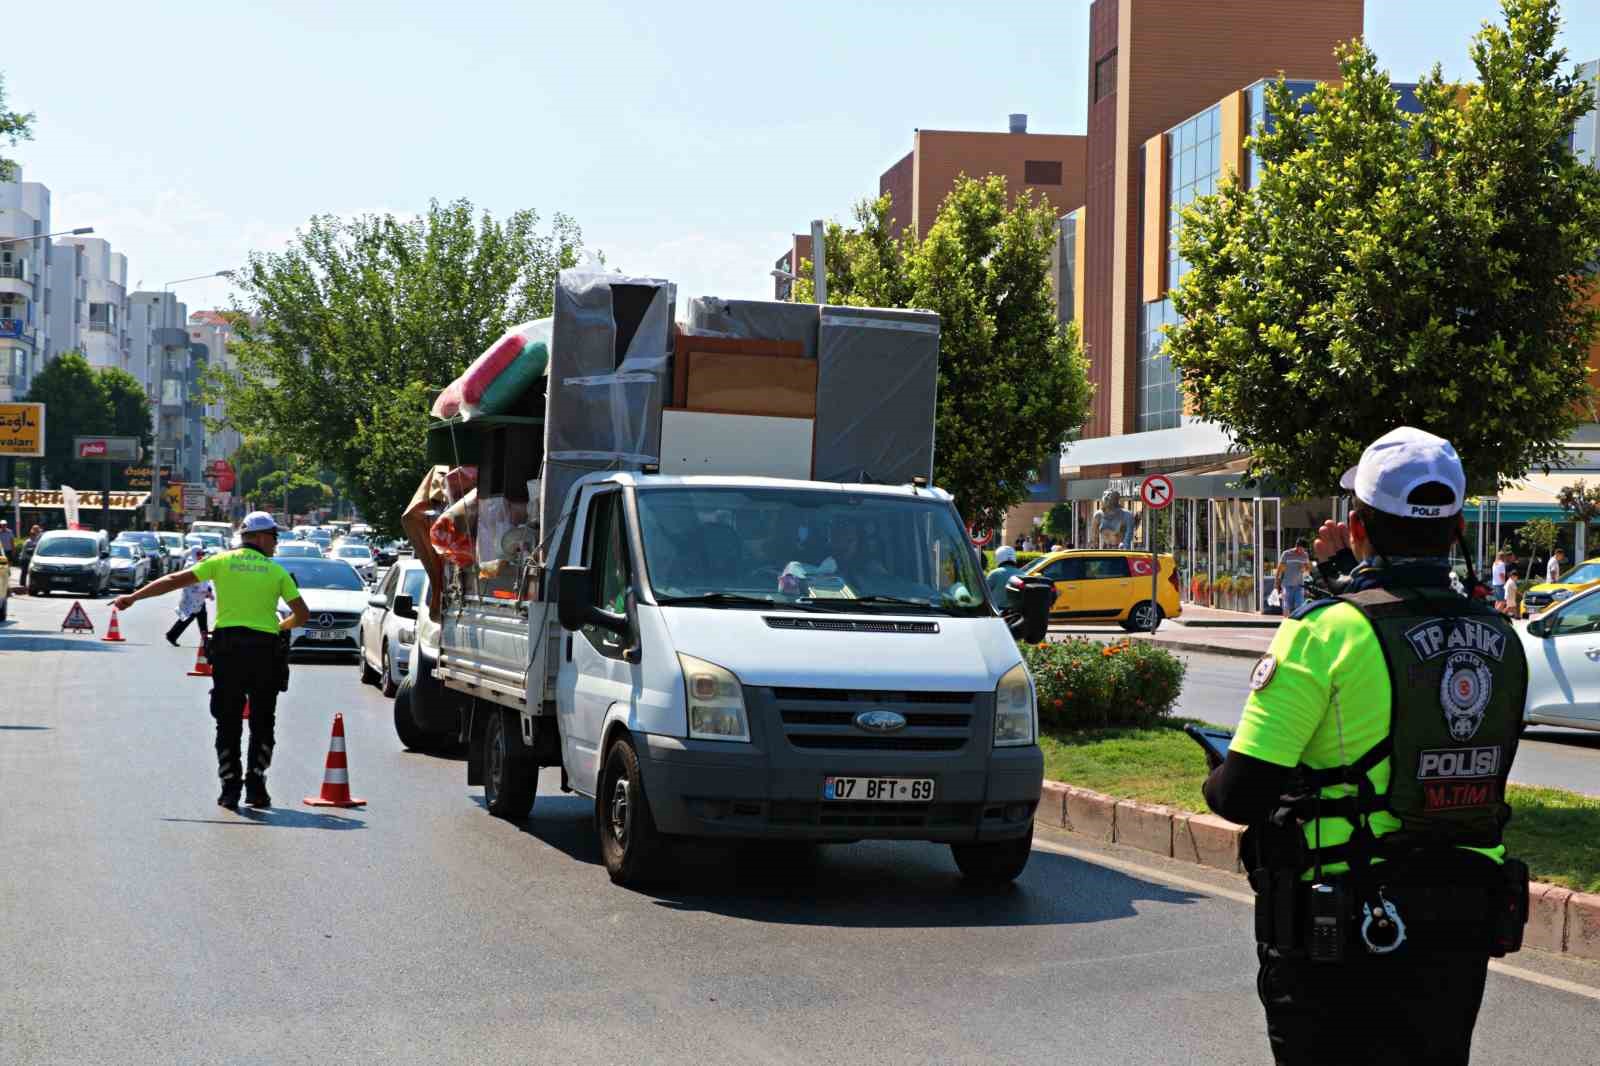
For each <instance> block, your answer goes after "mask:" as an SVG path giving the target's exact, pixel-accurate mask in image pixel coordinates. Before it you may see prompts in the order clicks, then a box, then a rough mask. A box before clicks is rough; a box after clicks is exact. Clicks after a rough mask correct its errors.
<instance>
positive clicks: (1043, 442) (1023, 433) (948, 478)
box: [794, 175, 1090, 529]
mask: <svg viewBox="0 0 1600 1066" xmlns="http://www.w3.org/2000/svg"><path fill="white" fill-rule="evenodd" d="M891 206H892V205H891V203H890V199H889V197H888V196H883V197H881V198H880V199H878V200H876V201H872V202H863V203H861V204H858V205H857V207H856V211H855V225H854V226H853V227H849V228H847V227H844V226H841V225H839V224H837V223H834V224H831V225H830V226H829V227H828V232H827V236H826V242H827V243H826V248H827V255H826V257H825V266H826V269H827V276H828V301H829V302H830V303H835V304H849V305H854V306H863V307H918V308H925V309H927V310H930V311H937V312H938V313H939V316H940V321H941V332H940V338H939V407H938V414H937V422H936V427H935V432H936V443H935V448H934V480H935V481H936V482H937V483H938V484H939V485H940V486H941V487H943V488H945V489H947V490H948V491H949V492H950V493H951V494H952V495H953V496H954V497H955V500H956V506H957V507H958V508H959V509H960V511H961V513H962V515H963V516H964V517H965V518H966V520H967V521H968V522H970V523H972V525H973V526H974V527H975V528H991V529H998V528H999V526H1000V520H1001V519H1002V518H1003V517H1004V515H1005V512H1006V510H1007V509H1008V508H1010V507H1012V506H1014V505H1016V504H1018V503H1020V502H1022V501H1023V500H1025V499H1027V496H1028V482H1029V481H1030V480H1031V477H1030V475H1031V474H1032V473H1033V472H1035V471H1037V469H1038V466H1039V462H1040V460H1041V458H1046V460H1047V461H1050V462H1055V461H1057V459H1056V457H1057V456H1058V455H1059V454H1060V449H1061V442H1062V441H1063V440H1065V439H1066V436H1067V434H1068V433H1070V432H1072V431H1073V430H1074V429H1077V428H1078V426H1080V425H1081V424H1082V423H1083V420H1084V417H1085V414H1086V412H1087V410H1088V403H1089V388H1090V386H1089V381H1088V373H1087V364H1086V363H1085V361H1084V358H1083V352H1082V348H1081V346H1080V345H1079V343H1078V333H1077V329H1076V327H1075V326H1069V327H1067V328H1066V329H1063V328H1062V327H1061V326H1060V324H1059V323H1058V321H1057V319H1056V313H1055V308H1054V302H1053V300H1052V298H1051V293H1050V283H1049V265H1050V251H1051V247H1052V245H1053V243H1054V240H1055V236H1054V233H1055V214H1054V212H1053V211H1052V210H1051V209H1050V206H1049V205H1048V204H1046V203H1042V202H1036V201H1035V200H1034V199H1033V197H1032V194H1031V193H1024V194H1023V195H1021V196H1020V197H1018V198H1017V199H1016V200H1015V202H1013V203H1012V204H1011V205H1010V206H1007V195H1006V182H1005V179H1004V178H1003V177H1000V176H998V175H990V176H988V177H985V178H968V177H965V176H963V177H961V178H960V179H958V180H957V182H956V185H955V188H954V189H952V190H951V192H950V195H949V197H948V198H947V199H946V200H945V202H944V204H943V206H942V207H941V208H940V209H939V217H938V219H937V220H936V221H935V222H934V224H933V226H932V227H931V228H930V229H929V230H928V233H927V235H926V236H925V237H923V238H922V239H921V240H918V239H917V238H916V237H915V236H914V235H912V234H911V232H910V231H909V230H906V231H905V232H904V234H903V235H902V236H900V237H898V238H897V237H894V236H891V225H890V222H891V220H890V215H889V211H890V208H891ZM810 270H811V267H810V264H809V263H802V265H801V268H800V269H799V270H798V271H797V273H798V274H800V275H802V278H801V280H800V281H799V282H798V283H797V284H796V285H795V297H794V298H795V299H796V300H801V301H804V300H810V299H813V298H814V296H813V292H812V288H811V285H810V282H809V280H807V279H808V278H809V275H810Z"/></svg>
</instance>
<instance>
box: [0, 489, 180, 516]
mask: <svg viewBox="0 0 1600 1066" xmlns="http://www.w3.org/2000/svg"><path fill="white" fill-rule="evenodd" d="M18 491H20V492H21V494H22V501H21V505H22V506H23V507H26V508H31V509H33V510H46V511H49V510H54V511H59V510H62V509H63V508H64V507H65V504H64V503H63V502H62V500H61V492H60V490H59V489H21V490H17V489H0V510H4V511H5V512H6V513H7V514H9V513H10V512H11V508H12V507H13V506H15V501H14V500H13V498H12V497H13V495H14V494H15V493H16V492H18ZM149 500H150V494H149V493H148V492H113V493H112V494H111V509H112V510H113V511H136V510H138V509H139V508H141V507H143V506H144V505H145V504H146V503H147V502H149ZM78 510H80V511H84V512H88V511H98V510H101V502H100V493H99V492H90V491H87V490H85V489H79V490H78Z"/></svg>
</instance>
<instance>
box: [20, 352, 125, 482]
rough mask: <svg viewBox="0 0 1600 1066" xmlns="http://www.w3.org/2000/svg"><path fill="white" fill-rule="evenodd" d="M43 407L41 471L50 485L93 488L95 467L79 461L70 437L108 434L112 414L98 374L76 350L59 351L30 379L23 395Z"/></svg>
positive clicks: (97, 475) (97, 476)
mask: <svg viewBox="0 0 1600 1066" xmlns="http://www.w3.org/2000/svg"><path fill="white" fill-rule="evenodd" d="M26 399H27V401H28V402H29V403H42V404H44V405H45V419H44V472H45V476H46V477H48V478H49V479H50V483H51V484H52V485H71V486H73V487H74V488H85V489H98V488H99V487H100V478H101V466H100V464H99V463H80V462H78V460H77V458H76V456H77V453H76V451H75V450H74V448H73V444H72V438H73V437H85V436H94V435H97V434H111V433H114V432H115V428H116V412H115V410H114V409H113V408H112V405H111V397H110V395H109V394H108V393H107V391H106V388H105V385H104V384H103V383H102V381H101V378H100V375H99V374H97V373H95V370H94V368H93V367H91V366H90V365H89V360H87V359H85V358H84V357H83V353H82V352H64V353H62V354H61V355H60V356H59V357H57V358H55V359H52V360H51V361H50V362H49V363H47V364H46V365H45V368H44V369H43V370H41V371H39V373H38V374H36V375H34V378H33V385H32V386H31V387H30V388H29V389H28V395H27V397H26Z"/></svg>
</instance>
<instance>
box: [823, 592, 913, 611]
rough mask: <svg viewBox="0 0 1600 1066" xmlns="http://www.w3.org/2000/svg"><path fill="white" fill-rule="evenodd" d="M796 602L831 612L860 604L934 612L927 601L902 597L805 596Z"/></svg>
mask: <svg viewBox="0 0 1600 1066" xmlns="http://www.w3.org/2000/svg"><path fill="white" fill-rule="evenodd" d="M798 602H800V603H802V604H804V605H806V606H807V607H827V608H830V609H833V610H840V611H850V610H854V609H855V608H857V607H859V606H861V605H862V604H868V605H875V606H887V607H920V608H922V609H923V610H924V611H931V610H934V609H935V607H936V605H935V604H931V603H929V602H928V601H927V600H908V599H906V598H904V597H903V596H850V597H846V596H841V597H838V598H837V599H835V598H833V597H820V598H819V597H816V596H805V597H802V598H801V599H800V600H799V601H798Z"/></svg>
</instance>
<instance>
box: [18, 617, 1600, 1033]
mask: <svg viewBox="0 0 1600 1066" xmlns="http://www.w3.org/2000/svg"><path fill="white" fill-rule="evenodd" d="M87 606H88V608H89V611H90V614H91V616H92V617H93V619H94V620H95V622H96V624H97V625H98V626H100V628H101V629H102V631H103V629H104V623H105V620H106V617H107V614H108V606H107V605H106V603H105V602H104V601H100V602H97V603H91V604H88V605H87ZM67 607H68V601H66V600H63V599H50V600H46V601H38V600H31V599H27V598H18V599H16V600H14V601H13V603H12V608H11V621H10V622H9V623H7V624H4V625H0V694H3V695H0V855H3V856H4V857H5V858H4V861H3V862H0V914H3V915H4V916H5V921H4V923H3V926H0V928H3V932H0V973H4V974H5V975H6V978H7V980H6V993H5V995H4V996H3V997H0V1059H3V1060H4V1061H5V1062H7V1063H29V1064H31V1063H40V1064H57V1063H69V1062H70V1063H102V1062H104V1063H118V1064H133V1063H173V1062H182V1063H206V1062H229V1063H253V1062H260V1063H299V1062H305V1063H319V1064H320V1063H329V1062H355V1063H364V1062H380V1061H382V1062H389V1061H392V1062H450V1063H454V1062H460V1063H475V1064H484V1063H502V1062H503V1063H512V1062H515V1063H523V1062H527V1061H533V1060H537V1061H544V1062H557V1063H619V1062H629V1063H645V1062H648V1063H677V1062H682V1063H697V1064H702V1063H769V1062H770V1063H806V1064H811V1063H818V1062H872V1063H901V1062H906V1063H923V1062H973V1063H978V1062H983V1063H1002V1062H1003V1063H1034V1062H1037V1063H1051V1064H1062V1063H1069V1064H1070V1063H1095V1064H1103V1063H1119V1064H1121V1063H1130V1064H1145V1063H1229V1064H1234V1063H1265V1062H1268V1061H1269V1056H1268V1053H1267V1048H1266V1042H1265V1038H1264V1036H1263V1031H1262V1021H1261V1012H1260V1008H1259V1006H1258V1004H1257V1001H1256V998H1255V988H1254V973H1255V964H1254V957H1253V951H1252V948H1251V943H1250V936H1251V916H1250V912H1249V909H1248V908H1247V907H1246V906H1245V905H1243V904H1242V903H1241V902H1240V899H1239V896H1238V893H1239V889H1240V885H1239V883H1238V882H1237V881H1230V880H1227V879H1225V878H1221V877H1220V876H1219V877H1217V878H1214V879H1212V880H1214V881H1215V886H1214V885H1213V884H1212V883H1210V880H1208V879H1207V878H1206V876H1205V875H1203V874H1200V873H1198V872H1197V871H1196V870H1195V868H1193V867H1181V866H1179V865H1178V864H1170V863H1162V862H1161V861H1160V860H1154V859H1148V858H1141V859H1140V861H1142V862H1145V863H1146V864H1147V865H1146V866H1145V867H1135V866H1126V865H1123V863H1122V861H1121V860H1126V859H1127V858H1129V855H1128V854H1127V853H1122V855H1121V860H1119V858H1118V855H1117V854H1116V852H1117V849H1114V848H1113V849H1104V853H1099V854H1096V853H1088V852H1086V851H1085V848H1087V847H1088V846H1087V845H1083V844H1081V842H1078V841H1077V840H1075V839H1074V840H1072V841H1070V842H1068V845H1069V846H1068V848H1067V849H1065V850H1063V849H1062V848H1061V847H1060V846H1059V845H1058V844H1055V843H1051V842H1049V841H1042V842H1041V843H1040V845H1039V846H1038V848H1037V849H1036V851H1035V854H1034V856H1033V859H1032V861H1031V862H1030V864H1029V867H1028V869H1027V871H1026V873H1025V874H1024V876H1023V878H1022V879H1021V881H1020V882H1019V884H1018V885H1017V886H1016V887H1015V888H1014V889H1013V890H1011V891H1010V892H1007V893H1005V894H1003V895H999V896H993V897H985V896H980V895H974V894H972V893H971V892H969V891H968V890H966V889H964V888H963V887H962V884H961V882H960V881H959V880H958V878H957V875H956V870H955V867H954V864H953V863H952V862H951V860H950V857H949V854H948V851H947V850H946V849H944V848H941V847H936V846H932V845H878V844H861V845H853V846H839V847H828V848H824V849H820V850H819V851H818V852H816V853H814V854H813V853H800V854H796V853H794V852H792V851H791V852H790V853H788V854H783V853H780V854H777V855H773V854H770V853H767V854H763V853H761V852H759V851H753V850H746V851H742V852H741V851H728V850H724V849H713V848H703V849H697V850H695V851H692V852H688V853H685V854H684V855H683V856H682V861H681V869H680V874H679V876H678V878H677V879H676V880H675V881H674V882H673V883H671V884H667V885H663V886H661V887H659V888H657V889H656V890H654V891H650V892H637V891H628V890H624V889H619V888H616V887H614V886H613V885H611V883H610V882H609V881H608V880H607V878H606V876H605V872H604V870H603V868H602V867H601V866H600V865H599V863H598V856H597V852H596V848H595V844H594V837H593V826H592V821H591V817H590V813H589V810H588V808H587V806H586V804H585V803H584V802H582V801H580V800H578V799H577V798H575V797H570V796H563V795H561V794H559V792H558V791H557V790H556V788H555V782H554V781H553V780H547V781H546V782H545V783H544V786H543V788H542V789H541V794H540V796H539V799H538V802H537V805H536V807H535V811H534V814H533V817H532V819H531V820H530V821H529V822H528V823H527V824H526V825H525V826H517V825H513V824H510V823H507V822H504V821H499V820H496V819H494V818H491V817H489V816H488V815H487V814H485V813H484V812H483V810H482V809H481V806H480V804H481V791H480V790H476V789H468V788H467V787H466V785H465V783H464V782H465V774H464V770H463V766H462V764H461V763H460V762H459V761H456V760H452V759H448V758H436V757H430V756H425V755H417V754H410V753H406V752H404V751H402V750H401V748H400V746H399V744H398V743H397V741H396V740H395V737H394V733H393V729H392V726H391V721H390V706H389V703H388V702H387V701H385V700H383V699H382V697H381V696H380V695H379V694H378V692H377V691H376V690H375V689H371V688H363V687H361V686H360V685H359V683H358V681H357V677H356V669H355V667H354V666H353V665H350V664H345V663H340V664H336V665H309V664H307V665H297V666H296V668H295V672H294V678H293V681H292V684H291V687H290V690H289V692H288V693H287V694H286V696H285V697H284V699H283V702H282V703H281V704H280V727H279V735H278V749H277V758H276V761H275V764H274V767H273V771H272V774H271V777H270V779H269V784H270V787H271V791H272V793H273V797H274V799H275V800H276V804H277V805H276V806H275V807H273V808H272V809H271V810H268V811H263V812H253V811H248V810H242V811H241V812H240V813H238V814H231V813H228V812H226V811H223V810H220V809H219V808H217V807H216V806H215V805H214V799H215V796H216V791H217V782H216V778H215V767H214V756H213V751H212V742H211V723H210V720H209V718H208V716H207V714H206V711H205V706H206V693H207V690H208V688H209V686H208V683H207V682H205V681H204V680H201V679H197V678H188V677H185V676H184V673H185V671H186V670H187V669H188V668H189V666H190V665H191V663H192V662H193V660H194V640H195V638H194V636H193V634H192V633H191V634H189V635H186V637H185V641H184V647H183V648H181V649H178V650H174V649H172V648H169V647H168V646H167V645H166V644H165V643H164V642H162V641H161V638H160V631H161V629H162V628H164V626H165V625H166V624H167V623H168V621H169V619H170V617H171V607H172V604H171V603H170V602H162V601H155V602H146V603H142V604H140V605H138V606H137V607H135V608H134V609H133V610H132V611H129V612H127V613H125V614H124V615H123V617H122V628H123V631H124V633H125V634H126V636H127V638H128V642H127V643H124V644H107V643H103V642H100V641H99V640H98V639H96V638H95V637H88V636H70V635H61V634H59V633H57V632H55V629H56V627H57V626H58V625H59V623H60V620H61V618H62V616H63V615H64V614H65V612H66V609H67ZM1230 668H1231V669H1236V668H1237V665H1236V664H1230ZM335 712H342V713H343V714H344V716H345V725H346V730H347V733H348V750H349V764H350V778H351V784H352V787H353V789H354V791H355V793H356V794H357V795H360V796H364V797H366V798H367V800H368V801H369V805H368V806H367V807H366V808H365V809H362V810H354V811H326V810H314V809H312V808H308V807H305V806H302V805H301V803H300V799H301V797H302V796H304V795H307V794H310V793H314V792H315V791H316V790H317V788H318V785H319V783H320V781H321V778H322V767H323V760H324V757H325V753H326V751H327V741H328V733H329V728H330V724H331V720H332V716H333V714H334V713H335ZM1515 962H1516V965H1517V966H1518V967H1521V968H1523V969H1525V970H1531V971H1532V972H1533V973H1534V977H1535V980H1528V979H1523V978H1520V977H1516V976H1511V975H1508V974H1506V973H1504V972H1496V973H1495V974H1493V975H1492V976H1491V978H1490V985H1489V992H1488V996H1487V999H1486V1002H1485V1005H1484V1011H1483V1017H1482V1020H1481V1023H1480V1025H1479V1028H1478V1039H1477V1046H1478V1059H1479V1061H1481V1062H1494V1063H1555V1062H1560V1063H1566V1062H1585V1061H1592V1060H1593V1055H1594V1049H1595V1047H1596V1046H1597V1044H1600V995H1597V994H1596V993H1594V992H1592V991H1591V992H1585V991H1583V989H1582V988H1580V987H1579V986H1578V985H1574V984H1571V983H1570V982H1579V983H1580V984H1582V985H1584V986H1595V987H1600V967H1594V966H1588V965H1585V964H1575V963H1571V962H1568V961H1564V960H1560V959H1550V958H1547V957H1541V956H1538V955H1537V953H1525V954H1524V955H1523V956H1519V957H1518V958H1517V959H1516V960H1515ZM1541 974H1542V975H1545V976H1542V977H1541V976H1540V975H1541ZM1552 980H1553V983H1552ZM1540 981H1542V982H1543V983H1538V982H1540ZM1377 1006H1378V1007H1379V1009H1381V1005H1377Z"/></svg>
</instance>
